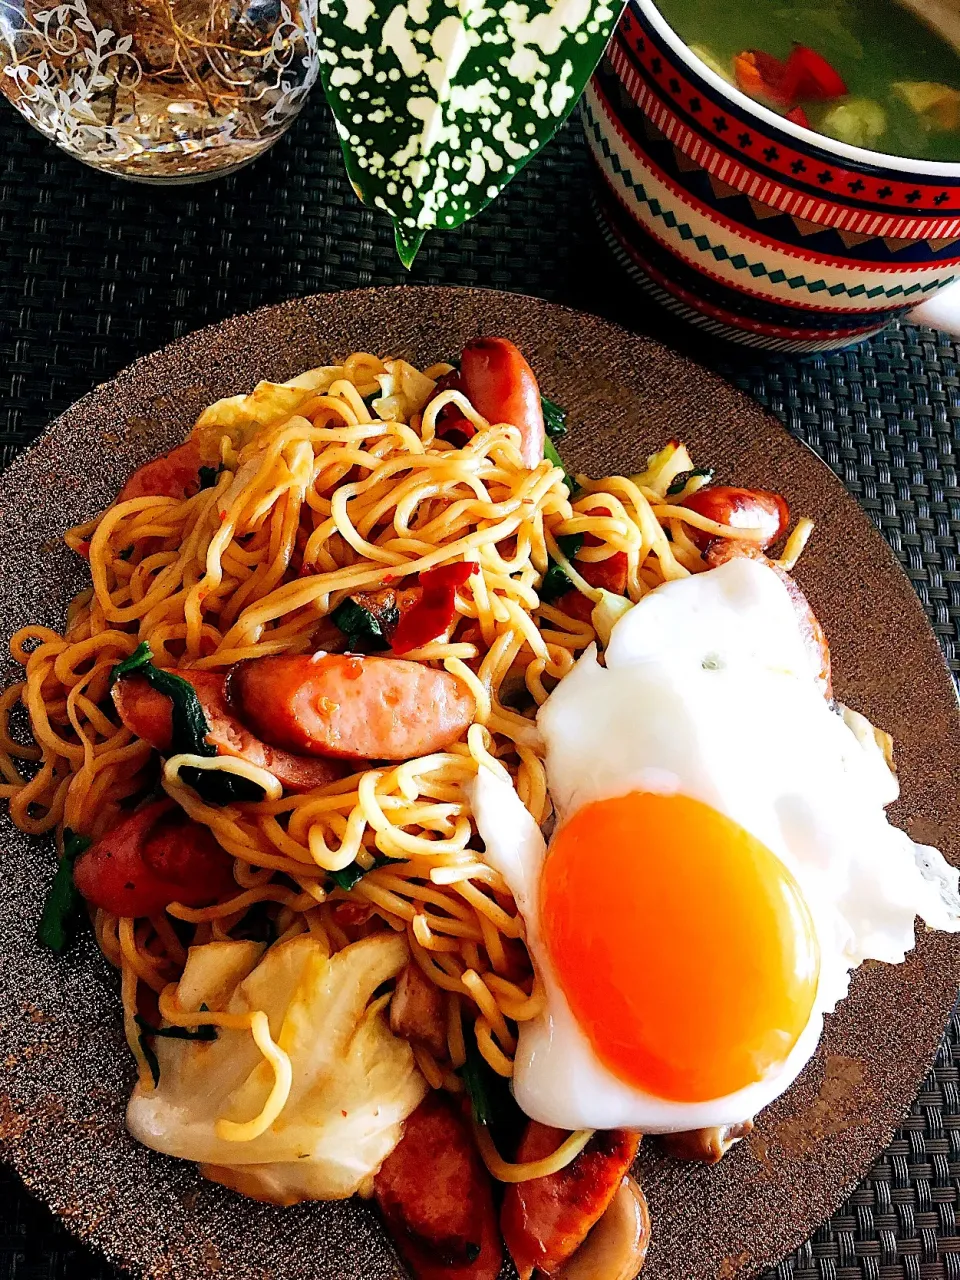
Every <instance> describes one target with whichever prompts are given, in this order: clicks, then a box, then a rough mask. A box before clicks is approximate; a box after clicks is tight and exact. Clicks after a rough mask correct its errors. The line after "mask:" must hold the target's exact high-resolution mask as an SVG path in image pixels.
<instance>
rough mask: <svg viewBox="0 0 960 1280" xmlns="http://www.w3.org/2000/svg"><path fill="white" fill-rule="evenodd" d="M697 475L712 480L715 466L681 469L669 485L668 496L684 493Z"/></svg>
mask: <svg viewBox="0 0 960 1280" xmlns="http://www.w3.org/2000/svg"><path fill="white" fill-rule="evenodd" d="M696 476H703V478H704V479H705V480H712V479H713V476H714V470H713V467H694V468H693V470H692V471H681V472H680V473H679V475H675V476H674V477H673V479H672V480H671V481H670V484H669V485H668V486H667V497H668V498H675V497H676V496H677V494H678V493H683V491H684V489H685V488H686V487H687V485H688V484H689V482H690V481H691V480H693V479H694V478H695V477H696Z"/></svg>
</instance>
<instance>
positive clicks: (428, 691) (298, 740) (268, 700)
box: [231, 653, 476, 760]
mask: <svg viewBox="0 0 960 1280" xmlns="http://www.w3.org/2000/svg"><path fill="white" fill-rule="evenodd" d="M231 691H232V693H233V695H234V697H235V698H237V700H238V705H239V708H240V711H241V714H242V716H243V719H244V722H245V723H246V724H248V725H249V726H250V727H251V728H252V729H253V731H254V732H255V733H256V734H257V735H258V736H259V737H261V738H262V739H263V740H264V742H269V743H272V744H273V745H274V746H277V747H283V748H285V749H286V750H287V751H297V752H303V753H305V754H309V755H318V756H333V757H349V758H357V757H359V758H361V759H365V760H411V759H413V758H414V757H415V756H424V755H429V754H430V753H431V752H432V751H442V750H443V748H444V747H448V746H449V745H450V744H451V743H452V742H455V741H456V739H457V738H459V737H460V735H461V734H462V733H463V731H464V730H465V729H466V728H467V727H468V725H469V724H470V723H471V721H472V720H473V716H474V713H475V710H476V705H475V703H474V700H473V695H472V694H471V693H470V691H469V689H467V688H466V686H465V685H463V684H462V683H461V682H460V681H459V680H457V679H456V678H455V677H454V676H452V675H450V674H449V673H448V672H446V671H436V670H434V669H433V668H432V667H426V666H423V665H422V664H421V663H417V662H404V661H403V660H401V659H399V658H378V657H370V658H361V657H357V656H355V655H353V654H333V653H326V654H324V653H315V654H304V655H300V656H292V657H287V656H284V655H280V656H277V657H269V658H253V659H251V660H250V661H249V662H242V663H240V664H239V666H237V667H235V668H234V672H233V675H232V677H231Z"/></svg>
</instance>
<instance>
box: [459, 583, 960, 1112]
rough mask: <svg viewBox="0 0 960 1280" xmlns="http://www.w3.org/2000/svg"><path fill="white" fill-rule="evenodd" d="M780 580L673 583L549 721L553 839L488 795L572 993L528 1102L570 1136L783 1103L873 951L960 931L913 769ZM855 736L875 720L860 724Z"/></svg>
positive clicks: (623, 630)
mask: <svg viewBox="0 0 960 1280" xmlns="http://www.w3.org/2000/svg"><path fill="white" fill-rule="evenodd" d="M813 676H814V673H813V672H812V670H811V659H810V656H809V653H808V650H807V649H806V648H805V646H804V643H803V638H802V636H801V632H800V629H799V626H798V623H797V618H796V615H795V613H794V609H793V605H792V603H791V600H790V597H789V595H788V593H787V590H786V588H785V586H784V585H783V583H782V581H781V580H780V578H779V577H778V576H777V574H776V573H775V572H774V571H773V570H771V569H770V568H769V567H768V566H766V565H764V564H762V563H758V562H756V561H753V560H749V559H746V558H743V559H735V560H731V561H730V562H728V563H727V564H724V565H722V566H721V567H719V568H717V569H713V570H710V571H708V572H705V573H702V574H698V575H695V576H692V577H689V578H686V579H683V580H681V581H677V582H671V583H667V584H665V585H663V586H661V587H658V588H657V589H656V590H655V591H652V592H651V593H650V594H649V595H648V596H646V597H645V598H644V599H643V600H642V601H641V602H640V603H639V604H638V605H636V606H635V607H634V608H633V609H631V610H630V611H629V612H628V613H627V614H626V615H625V616H624V617H623V618H622V619H621V620H620V621H619V622H618V623H617V624H616V626H615V627H614V628H613V631H612V634H611V636H610V640H609V643H608V646H607V649H606V652H605V654H604V663H603V665H601V662H600V660H599V657H598V654H597V650H596V648H595V647H591V648H589V649H588V650H587V651H586V652H585V653H584V654H583V656H582V657H581V658H580V660H579V661H578V662H577V664H576V665H575V666H574V668H573V670H572V671H571V672H570V673H569V674H568V675H567V676H566V678H565V679H564V680H563V681H561V683H560V684H559V685H558V686H557V688H556V689H555V690H554V691H553V693H552V694H551V695H550V697H549V698H548V699H547V701H546V702H545V703H544V705H543V706H542V707H541V709H540V713H539V717H538V725H539V729H540V732H541V734H542V736H543V741H544V744H545V747H546V771H547V781H548V786H549V790H550V795H551V797H552V800H553V805H554V808H555V811H556V827H555V830H554V833H553V836H552V839H551V841H550V843H549V847H548V845H547V842H546V840H545V839H544V836H543V834H542V833H541V831H540V830H539V828H538V827H537V825H536V823H535V822H534V821H533V819H532V818H531V817H530V815H529V813H528V812H527V810H526V809H525V808H524V806H523V804H522V803H521V801H520V799H519V797H518V796H517V794H516V792H515V790H514V789H513V787H512V785H511V784H510V783H509V781H507V780H506V779H505V777H503V776H500V775H498V774H496V773H494V772H493V771H492V770H491V769H488V768H481V770H480V772H479V775H478V777H477V779H476V782H475V784H474V787H473V792H472V804H473V809H474V817H475V820H476V823H477V828H478V831H479V833H480V836H481V838H482V840H483V842H484V845H485V849H486V853H485V856H486V859H487V861H488V862H489V863H490V864H491V865H492V866H493V867H495V868H496V869H497V870H498V871H499V872H500V873H501V874H502V876H503V878H504V879H505V881H506V883H507V884H508V886H509V887H510V890H511V892H512V893H513V894H514V897H515V898H516V901H517V904H518V908H519V910H520V912H521V914H522V916H523V919H524V922H525V927H526V932H527V941H528V946H529V949H530V952H531V955H532V957H533V961H534V964H535V965H536V968H537V971H538V973H539V975H540V978H541V980H542V982H543V985H544V988H545V991H546V1004H545V1009H544V1011H543V1013H542V1014H540V1015H539V1016H538V1017H537V1018H535V1019H533V1020H532V1021H530V1022H526V1023H522V1024H521V1026H520V1032H519V1046H518V1051H517V1056H516V1067H515V1075H514V1080H513V1088H514V1093H515V1095H516V1099H517V1102H518V1103H519V1105H520V1106H521V1108H522V1109H523V1110H524V1111H525V1112H526V1113H527V1114H528V1115H529V1116H531V1117H532V1118H534V1119H536V1120H539V1121H541V1122H542V1123H544V1124H549V1125H554V1126H556V1127H558V1128H564V1129H579V1128H621V1127H622V1128H630V1129H639V1130H642V1131H644V1132H648V1133H657V1132H660V1133H663V1132H671V1131H680V1130H687V1129H696V1128H704V1127H708V1126H713V1125H722V1124H732V1123H736V1122H738V1121H741V1120H744V1119H745V1118H747V1117H752V1116H754V1115H756V1113H757V1112H758V1111H760V1110H761V1109H762V1108H763V1107H765V1106H767V1105H768V1104H769V1103H770V1102H771V1101H772V1100H773V1099H774V1098H776V1097H778V1096H779V1095H780V1094H781V1093H782V1092H783V1091H784V1090H785V1089H786V1088H787V1087H788V1086H789V1085H790V1084H791V1082H792V1081H793V1080H794V1079H795V1078H796V1076H797V1075H798V1074H799V1072H800V1071H801V1069H802V1068H803V1066H804V1064H805V1063H806V1062H807V1061H808V1060H809V1058H810V1057H811V1056H812V1054H813V1052H814V1050H815V1049H816V1045H817V1041H818V1040H819V1037H820V1034H821V1030H822V1026H823V1016H824V1014H825V1013H828V1012H829V1011H830V1010H832V1009H833V1008H834V1007H835V1006H836V1004H837V1002H838V1001H839V1000H840V999H842V998H843V996H844V995H845V994H846V992H847V988H848V983H849V975H850V972H851V970H853V969H854V968H856V967H857V966H858V965H860V964H861V963H862V962H863V961H864V960H866V959H874V960H883V961H887V962H888V963H893V964H895V963H898V962H900V961H902V960H903V959H904V957H905V955H906V953H907V952H908V951H909V950H910V949H911V948H912V947H913V945H914V922H915V919H916V917H918V916H919V917H920V918H921V919H922V920H924V921H926V923H927V924H928V925H930V926H932V927H933V928H938V929H949V930H957V929H958V928H960V899H958V893H957V882H958V873H957V871H956V870H954V869H953V868H951V867H950V866H948V864H947V863H946V862H945V861H944V859H943V858H942V856H941V855H940V854H939V853H938V852H937V851H936V850H934V849H929V848H926V847H923V846H918V845H915V844H914V843H913V841H911V840H910V839H909V837H908V836H907V835H906V834H905V833H904V832H902V831H900V830H898V829H897V828H895V827H893V826H891V824H890V823H889V822H888V820H887V817H886V814H885V812H884V807H885V805H887V804H889V803H890V802H891V801H892V800H893V799H895V798H896V795H897V783H896V779H895V777H894V776H893V774H892V773H891V771H890V769H889V768H888V767H887V765H886V763H885V761H884V759H883V756H882V753H881V752H879V751H878V750H877V749H876V748H875V745H874V743H873V738H872V735H871V734H869V733H867V734H864V733H863V731H862V729H863V724H862V718H856V719H854V718H849V717H848V719H849V721H850V722H849V723H848V719H845V718H844V716H843V714H842V713H841V710H842V709H838V708H836V707H835V706H834V705H832V704H830V703H828V702H827V701H826V700H825V699H824V697H823V695H822V693H821V692H820V690H819V689H818V687H817V685H816V683H815V681H814V678H813ZM851 726H852V727H851Z"/></svg>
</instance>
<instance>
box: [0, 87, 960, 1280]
mask: <svg viewBox="0 0 960 1280" xmlns="http://www.w3.org/2000/svg"><path fill="white" fill-rule="evenodd" d="M588 184H589V171H588V164H587V160H586V155H585V151H584V148H583V143H582V139H581V136H580V131H579V128H578V126H577V125H576V124H575V123H574V124H570V125H568V126H567V127H566V128H565V129H564V130H563V131H562V132H561V134H560V136H559V137H558V139H557V140H556V141H555V142H554V143H553V144H551V146H550V147H549V148H548V149H547V150H546V151H545V152H544V154H543V155H542V156H541V157H540V158H539V159H538V160H536V161H534V162H533V164H531V165H530V166H529V167H528V168H527V169H526V170H525V171H524V172H523V173H522V174H521V176H520V177H519V178H518V179H517V180H516V181H515V182H514V183H513V184H512V185H511V186H510V187H509V188H508V190H507V192H506V194H505V195H504V196H502V197H501V198H500V199H499V200H498V201H496V202H495V203H494V205H493V206H492V207H491V208H490V209H488V210H487V211H486V212H485V213H484V214H483V215H481V217H479V218H478V219H477V220H476V221H475V222H473V223H471V224H469V225H468V226H467V227H466V228H464V229H463V230H462V231H461V232H458V233H450V234H444V235H436V236H433V237H431V238H430V239H429V240H428V242H427V244H426V246H425V248H424V250H423V251H422V253H421V255H420V257H419V259H418V260H417V262H416V264H415V266H414V269H413V271H412V272H411V273H410V274H409V275H408V274H407V273H406V272H405V271H404V270H403V268H402V267H401V266H400V264H399V263H398V262H397V260H396V257H395V254H394V250H393V237H392V231H391V228H390V225H389V223H388V222H387V220H386V219H385V218H383V217H382V216H381V215H379V214H375V213H371V212H370V211H368V210H365V209H362V208H361V207H360V206H359V205H358V203H357V201H356V199H355V198H354V196H353V193H352V191H351V189H350V187H349V184H348V183H347V182H346V180H345V179H344V177H343V175H342V170H341V166H340V162H339V149H338V146H337V141H336V136H335V133H334V131H333V128H332V126H331V124H330V121H329V118H328V116H327V113H326V111H325V109H324V107H323V104H322V102H321V101H319V100H314V101H313V102H312V103H311V104H310V106H309V107H308V109H307V111H306V112H305V113H304V115H303V117H302V118H301V119H300V120H299V121H298V122H297V124H296V125H295V126H294V128H293V130H292V131H291V133H290V135H289V136H288V137H287V138H286V139H285V140H284V141H283V142H281V143H280V144H279V145H278V146H277V147H276V148H275V149H274V150H273V151H272V152H271V153H270V154H269V155H268V156H266V157H265V158H264V159H263V160H261V161H260V162H258V163H257V164H256V165H254V166H252V167H251V168H250V169H247V170H245V171H243V172H242V173H240V174H237V175H236V176H235V177H233V178H231V179H227V180H226V181H224V182H220V183H216V184H213V185H210V186H204V187H190V188H169V189H163V190H158V189H156V188H143V187H135V186H130V185H126V184H123V183H119V182H116V181H113V180H110V179H106V178H103V177H101V176H99V175H97V174H94V173H92V172H88V171H86V170H84V169H83V168H81V167H80V166H79V165H76V164H74V163H72V162H71V161H69V160H67V159H66V158H63V157H61V156H60V155H59V153H58V152H56V151H55V150H54V149H53V148H51V147H50V146H48V144H46V143H45V142H43V140H42V139H40V138H39V137H37V136H36V135H35V134H33V133H32V132H31V131H30V130H29V129H27V128H26V127H25V126H23V125H22V124H21V123H20V121H19V119H18V118H17V116H16V114H15V113H14V111H13V110H12V108H9V107H8V106H7V105H6V104H5V102H4V101H3V100H2V99H0V466H2V465H4V464H5V463H6V462H8V461H9V460H10V459H11V458H12V457H13V456H14V454H15V453H16V452H18V451H19V450H20V449H22V448H23V447H24V446H25V445H26V444H27V443H29V441H30V440H31V439H33V438H34V437H35V435H36V434H37V433H38V432H39V431H40V430H42V428H43V427H44V426H45V425H46V423H47V422H48V421H49V420H50V419H51V418H52V417H54V416H55V415H56V414H57V413H59V412H60V411H61V410H62V409H64V408H65V407H66V406H67V405H68V404H70V403H71V402H72V401H73V400H75V399H77V398H78V397H79V396H80V395H82V394H83V393H84V392H86V391H87V390H89V389H90V387H91V386H92V385H94V384H95V383H97V382H100V381H103V380H104V379H105V378H108V377H110V376H111V375H112V374H113V373H115V372H116V371H117V370H118V369H120V368H122V367H123V366H124V365H126V364H128V363H129V362H130V361H131V360H132V359H133V358H134V357H135V356H137V355H140V354H142V353H145V352H147V351H150V350H153V349H155V348H157V347H159V346H162V345H164V344H165V343H167V342H169V341H170V340H171V339H172V338H174V337H177V336H179V335H181V334H183V333H186V332H188V331H189V330H191V329H195V328H198V327H199V326H201V325H204V324H208V323H211V322H213V321H215V320H218V319H220V318H222V317H224V316H226V315H230V314H234V313H237V312H242V311H247V310H249V309H251V308H253V307H256V306H260V305H262V304H264V303H269V302H276V301H280V300H282V299H284V298H288V297H292V296H296V295H298V294H307V293H316V292H320V291H323V290H329V289H342V288H353V287H357V286H365V285H377V284H399V283H403V282H404V281H409V282H410V283H411V284H421V283H429V284H464V285H481V286H486V287H490V288H500V289H510V290H514V291H519V292H527V293H532V294H538V295H540V296H542V297H546V298H551V299H554V300H556V301H560V302H565V303H568V304H569V305H573V306H579V307H582V308H584V309H586V310H590V311H596V312H599V313H601V314H605V315H608V316H610V317H611V318H613V319H617V320H620V321H621V322H623V323H626V324H628V325H629V326H630V327H632V328H636V329H642V330H645V331H647V332H655V333H656V334H657V336H659V337H661V338H664V339H665V340H666V341H669V342H671V343H672V344H673V345H676V346H679V347H681V348H686V349H688V350H690V351H691V353H692V354H694V355H695V356H696V358H698V359H700V360H708V361H710V362H711V363H713V364H714V365H715V366H716V367H717V368H719V369H720V371H721V372H723V373H724V374H725V375H726V376H727V377H729V378H731V379H732V380H733V381H735V382H736V383H737V384H738V385H739V386H741V387H742V388H743V389H744V390H746V391H748V392H750V393H751V394H752V395H754V396H755V397H756V398H757V399H758V400H760V401H761V403H763V404H765V405H767V406H768V407H769V408H770V409H771V410H772V411H773V412H774V413H776V414H777V415H778V416H779V417H780V419H781V420H782V421H783V422H784V423H785V425H786V426H787V428H788V429H789V430H790V431H792V432H793V433H794V434H795V435H797V436H799V437H800V438H801V439H803V440H805V441H807V443H809V444H810V445H812V446H813V448H815V449H816V450H817V452H818V453H820V454H821V456H822V457H824V458H825V459H826V461H827V462H828V463H829V465H830V466H831V467H832V468H833V469H834V470H835V471H836V472H837V474H838V475H839V476H840V477H841V478H842V479H843V480H844V482H845V483H846V484H847V486H848V488H849V489H850V491H851V492H852V493H853V494H855V496H856V497H857V498H858V499H859V501H860V502H861V503H862V504H863V505H864V507H865V508H866V510H867V511H868V512H869V514H870V515H871V517H872V518H873V519H874V520H875V521H876V523H877V524H878V526H879V527H880V529H881V530H882V532H883V533H884V535H885V536H886V537H887V539H888V540H889V542H890V543H891V545H892V546H893V548H894V550H895V551H896V553H897V555H898V556H899V557H900V560H901V563H902V564H903V566H904V568H905V570H906V572H907V573H908V575H909V576H910V579H911V581H912V582H913V584H914V586H915V588H916V590H917V592H918V593H919V595H920V598H921V599H922V601H923V604H924V606H925V608H926V610H927V613H928V615H929V617H930V620H931V623H932V624H933V626H934V628H935V630H936V632H937V635H938V637H939V639H940V641H941V644H942V645H943V647H944V651H945V653H946V655H947V658H948V661H949V662H950V665H951V667H952V669H953V670H954V672H956V673H957V674H960V573H958V552H960V487H958V483H957V456H956V455H957V449H958V447H960V352H958V349H957V347H956V346H955V345H954V344H953V343H951V342H950V341H949V340H948V339H947V338H945V337H944V336H943V335H939V334H935V333H932V332H931V331H929V330H925V329H924V330H920V329H916V328H913V327H910V326H897V327H894V328H893V329H890V330H888V331H887V333H885V334H884V335H883V336H882V337H881V338H880V339H877V340H874V341H873V342H872V343H870V344H868V345H867V346H865V347H862V348H860V349H859V350H857V351H854V352H845V353H841V354H840V355H837V356H827V357H817V358H815V359H811V360H808V361H805V362H799V363H791V362H785V361H780V360H778V361H765V362H763V363H757V361H756V357H751V358H750V360H749V361H748V360H746V359H743V358H740V357H737V356H736V355H735V354H731V353H729V352H726V351H723V350H719V349H705V347H704V345H703V341H702V339H698V340H696V343H695V345H692V344H691V343H690V341H689V339H688V337H687V335H686V334H684V333H683V332H682V331H680V330H677V329H676V328H675V327H674V326H673V325H672V324H671V323H668V322H666V321H665V320H664V319H662V318H661V317H660V316H659V315H657V314H654V313H651V310H650V304H649V303H648V302H646V301H644V300H642V299H640V298H639V297H638V296H637V295H636V294H634V293H632V292H631V291H629V289H627V288H626V287H625V286H624V284H623V282H622V280H621V279H620V277H619V276H618V275H617V273H616V271H615V270H614V269H613V267H612V264H611V263H610V262H609V261H608V260H607V258H606V256H605V251H604V250H603V248H602V245H601V244H600V241H599V237H598V236H597V235H596V233H595V231H594V228H593V226H592V223H591V217H590V213H589V208H588V200H587V191H588ZM905 660H908V656H907V655H905ZM958 1067H960V1021H958V1019H957V1017H956V1016H955V1017H954V1018H953V1019H952V1021H951V1025H950V1027H949V1028H948V1031H947V1034H946V1036H945V1039H944V1043H943V1045H942V1047H941V1050H940V1053H939V1056H938V1059H937V1063H936V1066H935V1067H934V1070H933V1071H932V1072H931V1075H930V1077H929V1079H928V1080H927V1082H926V1084H925V1086H924V1088H923V1091H922V1092H921V1094H920V1097H919V1098H918V1099H917V1102H916V1103H915V1104H914V1107H913V1109H912V1111H911V1115H910V1117H909V1118H908V1120H907V1121H906V1122H905V1123H904V1125H903V1127H902V1128H901V1130H900V1131H899V1133H898V1135H897V1138H896V1140H895V1141H894V1143H893V1144H892V1145H891V1147H890V1148H889V1150H888V1151H887V1153H886V1154H885V1155H884V1156H883V1158H882V1159H881V1160H879V1161H878V1163H877V1164H876V1166H875V1167H874V1169H873V1170H872V1171H871V1173H870V1175H869V1177H868V1178H867V1179H866V1181H865V1182H864V1184H863V1185H862V1187H861V1188H860V1189H859V1190H858V1191H856V1192H855V1193H854V1194H853V1195H852V1196H851V1197H850V1199H849V1201H848V1202H847V1203H846V1204H845V1205H844V1206H843V1208H842V1209H841V1211H840V1212H839V1213H837V1214H836V1215H835V1216H834V1218H833V1219H832V1221H831V1222H830V1223H829V1224H827V1225H826V1226H824V1227H823V1228H822V1229H821V1230H820V1231H819V1232H818V1233H817V1234H816V1236H815V1237H814V1238H813V1240H811V1241H810V1242H809V1243H808V1244H807V1245H806V1246H805V1247H804V1248H803V1249H801V1250H800V1251H799V1252H798V1253H797V1254H796V1255H795V1257H793V1258H791V1259H788V1260H786V1261H785V1262H784V1263H782V1264H781V1265H780V1266H779V1267H778V1268H776V1270H775V1271H773V1272H771V1273H770V1275H769V1277H768V1280H960V1232H958V1227H957V1221H956V1213H957V1205H958V1200H960V1092H958V1080H960V1076H958ZM115 1274H116V1273H115V1272H113V1270H112V1269H110V1268H108V1267H106V1266H105V1265H104V1264H103V1263H102V1262H100V1261H99V1260H98V1259H97V1258H95V1257H93V1256H92V1255H90V1254H89V1253H88V1252H87V1251H86V1250H84V1249H83V1248H81V1247H80V1246H77V1245H75V1244H74V1243H73V1242H72V1241H71V1239H70V1237H69V1236H68V1235H67V1234H66V1233H65V1232H64V1231H63V1229H62V1228H61V1227H60V1226H59V1224H58V1223H56V1222H55V1221H54V1220H53V1219H52V1218H51V1217H50V1215H49V1214H48V1213H47V1212H46V1210H45V1209H43V1208H42V1207H41V1206H39V1205H37V1204H35V1203H34V1202H33V1201H32V1200H31V1199H30V1198H29V1197H28V1196H27V1195H26V1194H25V1193H24V1192H23V1191H22V1190H21V1189H20V1187H19V1186H18V1184H17V1183H16V1182H15V1180H14V1179H13V1178H11V1177H10V1176H9V1175H8V1174H4V1173H2V1172H0V1280H114V1277H115Z"/></svg>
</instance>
